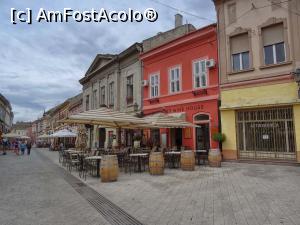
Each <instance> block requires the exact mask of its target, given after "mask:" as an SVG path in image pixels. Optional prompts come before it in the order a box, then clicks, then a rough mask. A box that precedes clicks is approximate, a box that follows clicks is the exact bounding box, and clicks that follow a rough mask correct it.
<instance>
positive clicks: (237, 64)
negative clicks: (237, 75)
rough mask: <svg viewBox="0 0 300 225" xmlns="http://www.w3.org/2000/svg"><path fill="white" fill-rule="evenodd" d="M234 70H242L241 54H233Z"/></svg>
mask: <svg viewBox="0 0 300 225" xmlns="http://www.w3.org/2000/svg"><path fill="white" fill-rule="evenodd" d="M232 70H233V71H239V70H240V54H233V55H232Z"/></svg>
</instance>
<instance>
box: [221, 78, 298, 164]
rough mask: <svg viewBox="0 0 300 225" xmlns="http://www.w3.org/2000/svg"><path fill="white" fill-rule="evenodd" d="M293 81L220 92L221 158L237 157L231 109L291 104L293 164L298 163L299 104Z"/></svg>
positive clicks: (234, 127) (296, 88)
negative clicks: (293, 136) (293, 133)
mask: <svg viewBox="0 0 300 225" xmlns="http://www.w3.org/2000/svg"><path fill="white" fill-rule="evenodd" d="M297 90H298V86H297V84H296V82H290V83H283V84H272V85H266V86H258V87H244V88H240V89H232V90H221V101H222V102H221V104H222V105H221V124H222V132H223V133H224V134H225V135H226V141H225V142H224V143H223V157H224V159H236V158H237V143H236V123H235V110H236V109H243V108H244V109H247V108H257V107H270V106H274V107H276V106H281V105H293V109H294V123H295V137H296V148H297V161H298V162H300V101H299V99H298V95H297V94H298V91H297Z"/></svg>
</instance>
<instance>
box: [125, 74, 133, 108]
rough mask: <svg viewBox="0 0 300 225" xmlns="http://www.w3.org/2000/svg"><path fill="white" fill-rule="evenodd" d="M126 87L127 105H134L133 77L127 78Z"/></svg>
mask: <svg viewBox="0 0 300 225" xmlns="http://www.w3.org/2000/svg"><path fill="white" fill-rule="evenodd" d="M126 86H127V90H126V91H127V93H126V101H127V104H132V103H133V75H130V76H128V77H127V78H126Z"/></svg>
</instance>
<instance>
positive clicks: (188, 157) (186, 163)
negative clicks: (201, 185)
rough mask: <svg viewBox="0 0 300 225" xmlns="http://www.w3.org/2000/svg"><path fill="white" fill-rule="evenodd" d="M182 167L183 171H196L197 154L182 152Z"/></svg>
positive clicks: (190, 151)
mask: <svg viewBox="0 0 300 225" xmlns="http://www.w3.org/2000/svg"><path fill="white" fill-rule="evenodd" d="M180 165H181V169H182V170H187V171H193V170H195V154H194V152H193V151H192V150H186V151H181V158H180Z"/></svg>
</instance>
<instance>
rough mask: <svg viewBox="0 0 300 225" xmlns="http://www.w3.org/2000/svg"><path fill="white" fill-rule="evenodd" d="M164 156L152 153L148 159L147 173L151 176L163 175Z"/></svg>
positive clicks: (160, 153)
mask: <svg viewBox="0 0 300 225" xmlns="http://www.w3.org/2000/svg"><path fill="white" fill-rule="evenodd" d="M164 167H165V162H164V156H163V153H162V152H152V153H151V154H150V157H149V172H150V174H151V175H163V174H164Z"/></svg>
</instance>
